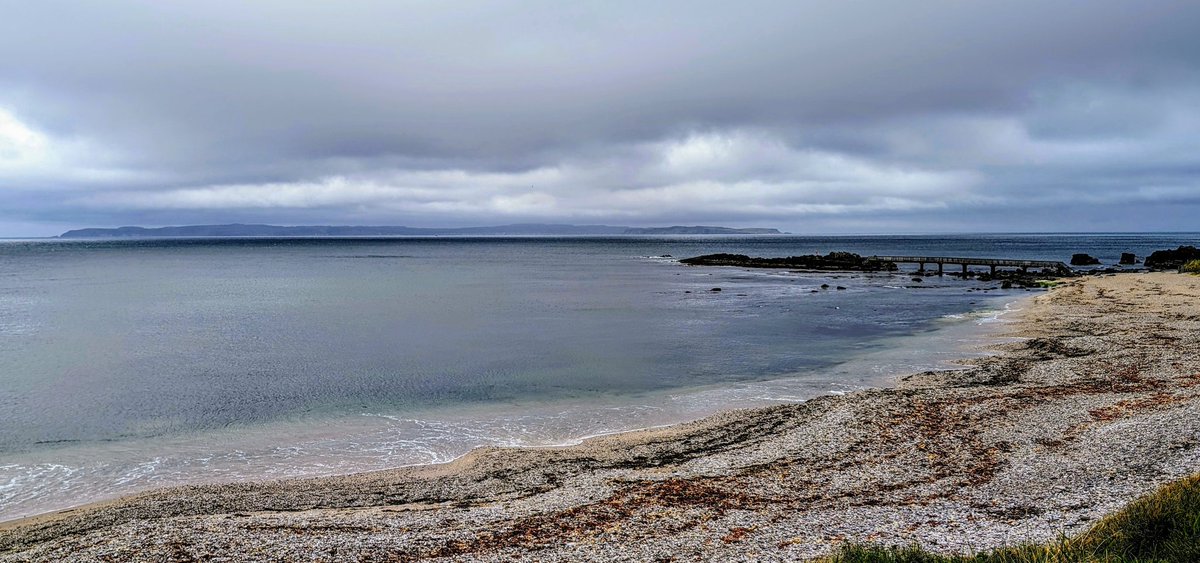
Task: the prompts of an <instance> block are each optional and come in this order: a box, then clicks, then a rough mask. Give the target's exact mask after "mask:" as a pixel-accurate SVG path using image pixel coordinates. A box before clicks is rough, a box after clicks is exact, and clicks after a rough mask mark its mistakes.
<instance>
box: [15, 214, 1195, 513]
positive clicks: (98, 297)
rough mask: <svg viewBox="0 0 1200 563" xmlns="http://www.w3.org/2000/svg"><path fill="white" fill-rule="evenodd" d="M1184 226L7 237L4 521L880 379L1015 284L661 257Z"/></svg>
mask: <svg viewBox="0 0 1200 563" xmlns="http://www.w3.org/2000/svg"><path fill="white" fill-rule="evenodd" d="M1197 238H1200V237H1197V236H1194V235H1086V236H1067V235H1023V236H1011V235H1007V236H957V237H954V236H951V237H947V236H936V237H792V236H768V237H694V236H693V237H673V238H656V237H612V238H600V237H587V238H404V239H383V240H380V239H288V240H280V239H239V240H229V239H208V240H128V241H0V520H3V519H6V518H11V517H19V516H23V515H28V514H33V513H37V512H41V511H45V510H50V509H55V508H63V507H66V506H70V505H74V504H79V503H81V502H86V501H89V500H98V499H101V498H106V497H110V496H114V495H117V494H122V493H127V492H132V491H136V490H141V489H145V488H149V487H153V486H158V485H166V484H178V483H188V482H204V481H219V480H228V479H241V478H265V477H277V476H291V475H317V474H332V473H345V472H351V471H358V470H364V469H378V468H385V467H394V466H399V465H405V464H413V463H429V462H435V461H444V460H447V459H451V458H453V457H455V456H458V455H461V454H462V453H465V452H466V451H467V450H469V449H470V448H472V447H475V446H479V445H484V444H506V445H538V444H552V443H563V442H568V441H571V440H575V439H578V438H580V437H583V436H587V435H594V434H599V433H605V432H612V431H620V430H628V429H632V428H637V427H645V426H651V425H657V424H666V423H671V422H678V421H681V420H686V419H689V418H696V417H698V416H703V415H705V414H709V413H711V412H714V411H716V410H720V409H723V408H728V407H735V406H752V405H759V404H766V403H771V402H779V401H795V400H803V399H806V398H811V397H813V396H816V395H818V394H822V393H829V392H843V391H846V390H850V389H855V388H860V387H863V386H868V385H876V384H880V383H881V382H883V381H885V380H886V378H887V377H888V376H891V375H895V374H900V373H907V372H911V371H915V370H919V369H928V368H931V367H938V366H939V365H940V363H941V362H943V361H944V360H946V359H948V358H952V357H955V356H958V355H961V354H962V353H963V351H962V348H963V346H964V345H966V344H969V343H971V342H974V341H975V340H976V339H978V338H981V337H982V336H981V335H980V333H979V332H978V331H974V332H973V329H972V327H977V326H979V325H980V324H981V323H982V322H983V321H985V320H986V319H990V318H994V317H995V316H996V312H997V311H1001V310H1003V307H1004V306H1005V304H1006V303H1010V302H1012V301H1013V300H1014V299H1015V298H1016V297H1018V296H1023V295H1026V293H1025V292H1023V291H990V292H987V293H983V292H980V291H970V290H971V289H972V288H980V287H983V285H982V284H979V283H977V282H973V281H960V280H954V279H949V278H947V279H936V278H927V279H926V281H925V282H923V283H921V284H919V287H912V286H914V285H917V284H914V283H913V282H911V281H910V280H909V278H910V277H911V276H909V275H903V274H900V275H891V274H877V275H850V274H840V275H839V274H831V275H825V274H803V275H801V274H794V273H789V272H783V271H749V270H743V269H738V268H692V267H687V266H682V265H680V264H678V263H677V262H675V261H674V259H673V258H671V257H674V258H680V257H685V256H692V255H698V254H706V253H712V252H737V253H745V254H751V255H759V256H784V255H792V254H808V253H813V252H821V253H824V252H829V251H832V250H847V251H852V252H858V253H862V254H922V255H955V256H962V255H966V256H994V257H1009V258H1036V259H1060V260H1065V259H1067V258H1069V256H1070V254H1071V253H1073V252H1088V253H1091V254H1093V255H1096V256H1099V257H1100V258H1101V259H1102V260H1105V261H1106V262H1115V261H1116V259H1117V257H1118V256H1119V254H1120V253H1121V252H1129V251H1132V252H1135V253H1137V254H1139V255H1140V256H1144V255H1145V254H1147V253H1148V252H1150V251H1151V250H1155V249H1160V248H1167V247H1174V246H1177V245H1179V244H1194V243H1195V242H1196V240H1197ZM665 255H670V256H671V257H665ZM821 284H829V285H831V286H838V285H840V286H843V287H845V288H846V289H845V290H842V291H838V290H836V289H834V288H832V287H831V288H830V289H828V290H822V289H820V285H821ZM714 287H720V288H722V290H723V291H721V292H719V293H717V292H712V291H710V290H711V289H712V288H714ZM813 290H816V293H813Z"/></svg>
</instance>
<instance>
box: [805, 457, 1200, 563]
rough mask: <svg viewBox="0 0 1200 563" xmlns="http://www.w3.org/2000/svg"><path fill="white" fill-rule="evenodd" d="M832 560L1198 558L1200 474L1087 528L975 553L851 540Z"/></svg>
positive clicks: (957, 562) (1008, 562) (986, 562)
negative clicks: (1052, 538) (945, 552)
mask: <svg viewBox="0 0 1200 563" xmlns="http://www.w3.org/2000/svg"><path fill="white" fill-rule="evenodd" d="M826 561H827V562H828V563H1075V562H1080V563H1082V562H1096V563H1134V562H1138V563H1150V562H1154V563H1192V562H1197V561H1200V474H1197V475H1193V476H1191V477H1188V478H1186V479H1182V480H1180V481H1176V482H1174V483H1171V484H1168V485H1166V486H1164V487H1163V488H1161V489H1159V490H1158V491H1155V492H1154V493H1152V494H1150V495H1147V496H1145V497H1142V498H1140V499H1138V500H1136V501H1134V502H1133V503H1131V504H1130V505H1129V506H1127V507H1125V508H1124V509H1123V510H1121V511H1120V512H1118V513H1116V514H1113V515H1111V516H1109V517H1107V518H1105V519H1103V520H1101V521H1100V522H1098V523H1096V525H1094V526H1092V528H1091V529H1089V530H1088V531H1086V532H1084V533H1083V534H1081V535H1079V536H1077V537H1074V538H1062V539H1060V540H1058V541H1056V542H1053V543H1050V544H1044V545H1023V546H1016V547H1006V548H1001V549H996V550H992V551H985V552H981V553H976V554H973V555H936V554H932V553H929V552H926V551H924V550H922V549H920V548H918V547H902V548H896V547H880V546H872V545H859V544H854V545H846V546H843V547H842V548H841V549H840V550H839V551H838V552H837V553H835V554H833V555H832V556H830V557H828V558H827V559H826Z"/></svg>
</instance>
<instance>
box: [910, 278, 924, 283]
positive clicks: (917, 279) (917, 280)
mask: <svg viewBox="0 0 1200 563" xmlns="http://www.w3.org/2000/svg"><path fill="white" fill-rule="evenodd" d="M912 280H913V281H915V282H917V283H921V282H923V281H925V280H922V279H921V278H913V279H912Z"/></svg>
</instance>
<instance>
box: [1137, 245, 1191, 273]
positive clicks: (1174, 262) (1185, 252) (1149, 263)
mask: <svg viewBox="0 0 1200 563" xmlns="http://www.w3.org/2000/svg"><path fill="white" fill-rule="evenodd" d="M1191 260H1200V248H1196V247H1194V246H1180V247H1179V248H1176V249H1175V250H1156V251H1154V252H1153V253H1152V254H1150V256H1147V257H1146V267H1147V268H1150V269H1151V270H1174V269H1179V268H1180V267H1182V266H1183V265H1184V264H1185V263H1186V262H1189V261H1191Z"/></svg>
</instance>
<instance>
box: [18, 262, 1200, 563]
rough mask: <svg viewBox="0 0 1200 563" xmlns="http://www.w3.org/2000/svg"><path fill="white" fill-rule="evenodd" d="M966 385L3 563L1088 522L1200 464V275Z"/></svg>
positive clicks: (212, 492) (734, 423)
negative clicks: (1198, 353)
mask: <svg viewBox="0 0 1200 563" xmlns="http://www.w3.org/2000/svg"><path fill="white" fill-rule="evenodd" d="M1014 317H1015V319H1014V322H1012V323H1011V324H1009V325H1007V326H1008V329H1009V330H1010V331H1011V334H1009V336H1013V337H1017V339H1018V340H1016V341H1014V342H1012V343H1008V344H1003V345H998V346H997V347H996V350H994V354H992V355H989V356H984V357H981V358H975V359H971V360H965V361H964V363H965V364H966V365H965V368H966V369H963V370H961V371H945V372H928V373H920V374H912V375H909V376H906V377H903V378H901V379H900V380H899V381H897V382H896V385H895V386H894V387H891V388H883V389H868V390H863V391H858V392H854V393H849V394H846V395H843V396H826V397H821V398H818V399H814V400H810V401H807V402H804V403H799V404H786V405H779V406H773V407H765V408H758V409H749V410H738V411H729V412H724V413H721V414H718V415H715V416H712V417H708V418H705V419H702V420H699V421H696V422H691V423H687V424H682V425H677V426H672V427H669V428H665V429H655V430H647V431H641V432H634V433H627V434H620V435H614V436H605V437H599V438H594V439H591V440H588V441H586V442H584V443H583V444H581V445H577V446H566V447H556V448H483V449H478V450H475V451H473V452H472V453H470V454H468V455H466V456H464V457H462V458H459V459H457V460H455V461H454V462H451V463H448V464H441V465H429V466H419V467H411V468H404V469H397V470H388V471H380V472H372V473H363V474H357V475H351V476H346V477H333V478H317V479H297V480H281V481H272V482H245V483H236V484H226V485H204V486H190V487H181V488H171V489H162V490H157V491H152V492H148V493H143V494H139V495H135V496H131V497H126V498H123V499H120V500H117V501H113V502H107V503H103V504H98V505H92V506H85V507H81V508H77V509H73V510H69V511H63V512H58V513H53V514H48V515H43V516H38V517H34V518H29V519H25V520H18V521H14V522H9V523H6V524H3V525H2V528H0V561H6V562H7V561H49V560H64V561H72V560H95V561H127V560H129V561H132V560H150V561H193V560H204V561H274V560H289V561H292V560H294V561H413V560H435V559H450V560H454V559H458V560H472V561H474V560H485V561H492V560H494V561H500V560H505V561H508V560H513V559H514V558H520V559H530V560H538V561H576V560H607V561H612V560H629V561H652V560H672V559H674V560H697V559H698V560H796V559H803V558H812V557H819V556H822V555H825V554H828V553H829V552H830V550H831V549H833V548H835V547H836V546H837V545H839V544H840V543H842V542H845V541H859V542H862V541H868V542H880V543H886V544H896V545H907V544H913V543H916V544H920V545H922V546H924V547H926V548H928V549H931V550H934V551H943V552H963V551H971V550H979V549H985V548H989V547H994V546H999V545H1007V544H1013V543H1020V542H1028V541H1044V540H1049V539H1053V538H1055V537H1057V536H1059V535H1060V534H1071V533H1075V532H1079V531H1082V530H1084V529H1086V528H1087V527H1088V526H1089V525H1090V524H1091V523H1093V522H1095V521H1096V520H1097V519H1099V518H1101V517H1102V516H1104V515H1105V514H1108V513H1110V512H1112V511H1114V510H1116V509H1117V508H1119V507H1121V506H1122V505H1124V504H1126V503H1128V502H1129V501H1131V500H1133V499H1134V498H1136V497H1138V496H1140V495H1142V494H1145V493H1147V492H1150V491H1152V490H1153V489H1155V488H1156V487H1158V486H1160V485H1162V484H1163V483H1166V482H1169V481H1171V480H1174V479H1177V478H1180V477H1183V476H1185V475H1188V474H1191V473H1193V472H1195V471H1196V470H1197V468H1200V358H1198V357H1197V354H1196V352H1197V349H1198V348H1200V277H1195V276H1187V275H1180V274H1173V273H1150V274H1121V275H1114V276H1088V277H1083V278H1074V279H1069V280H1067V281H1066V283H1064V284H1062V285H1061V286H1059V287H1057V288H1055V289H1053V290H1051V291H1049V292H1047V293H1044V294H1039V295H1038V296H1037V297H1034V298H1032V299H1029V300H1026V301H1024V302H1023V304H1022V310H1021V311H1019V312H1017V313H1014Z"/></svg>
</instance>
